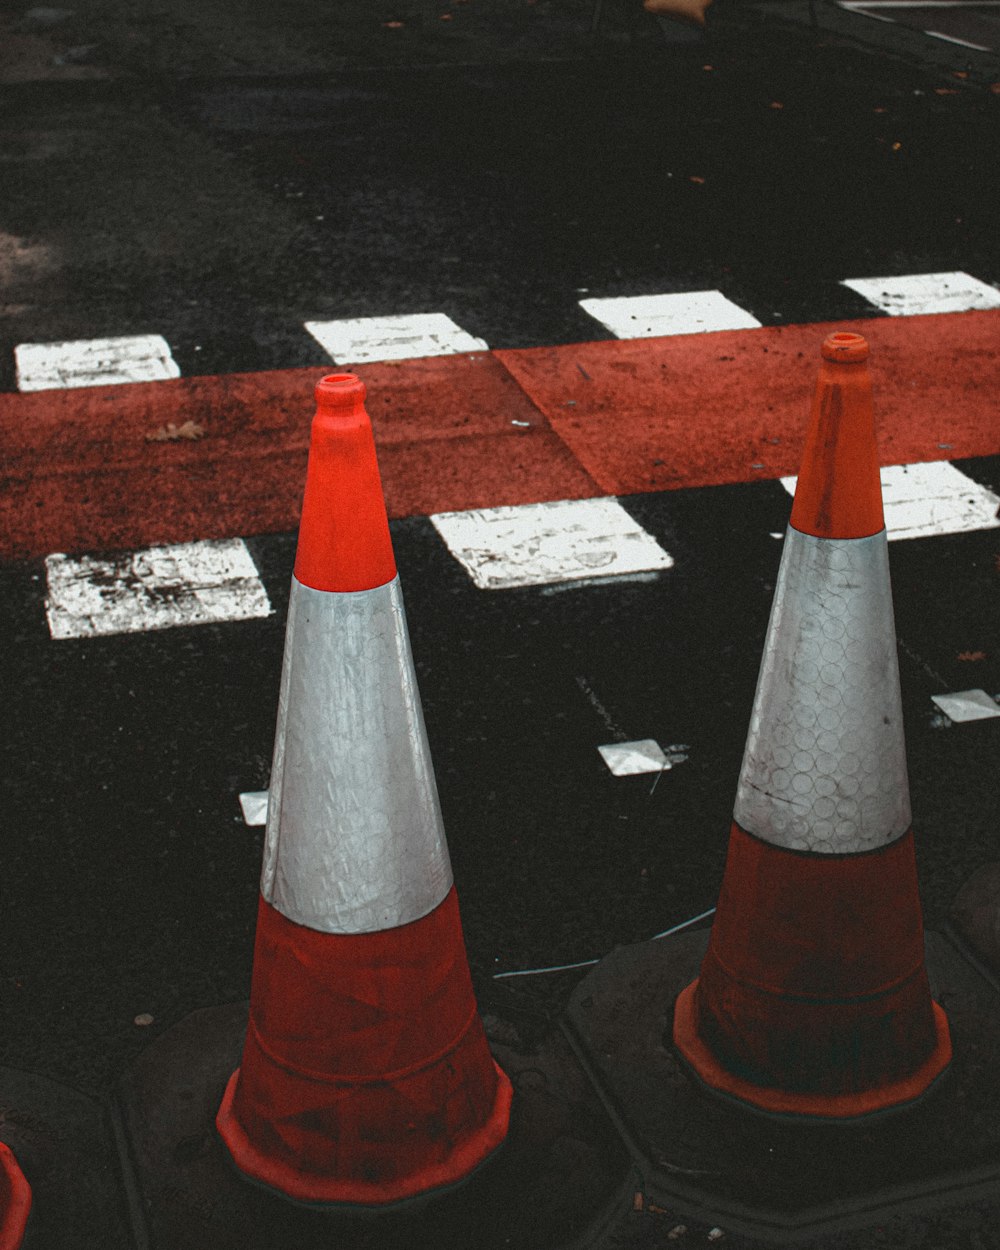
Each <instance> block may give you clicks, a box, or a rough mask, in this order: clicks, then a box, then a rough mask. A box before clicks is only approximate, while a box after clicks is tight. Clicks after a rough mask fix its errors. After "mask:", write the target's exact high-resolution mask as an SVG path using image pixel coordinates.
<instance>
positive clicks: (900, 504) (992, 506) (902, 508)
mask: <svg viewBox="0 0 1000 1250" xmlns="http://www.w3.org/2000/svg"><path fill="white" fill-rule="evenodd" d="M881 475H882V504H883V508H884V510H885V526H886V529H887V530H888V533H889V539H890V541H891V540H893V539H900V538H929V537H931V536H933V535H935V534H964V533H967V532H969V531H971V530H986V529H993V528H994V527H995V526H1000V518H998V517H997V509H998V508H1000V496H997V495H995V494H994V493H993V492H992V491H991V490H988V489H987V488H986V487H985V486H980V484H979V483H978V482H974V481H973V480H972V478H971V477H969V476H967V474H965V473H963V472H962V471H961V470H960V469H956V468H955V466H954V465H953V464H950V463H949V462H948V461H947V460H931V461H928V462H927V463H926V464H893V465H886V466H885V467H884V468H883V469H882V471H881ZM797 480H798V479H797V478H794V477H783V478H782V479H781V484H782V485H783V486H784V488H785V489H786V490H787V491H788V493H789V494H790V495H794V494H795V483H796V481H797Z"/></svg>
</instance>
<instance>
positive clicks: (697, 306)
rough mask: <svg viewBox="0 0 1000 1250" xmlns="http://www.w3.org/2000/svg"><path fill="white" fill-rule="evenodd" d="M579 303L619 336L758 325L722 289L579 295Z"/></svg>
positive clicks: (747, 327) (687, 332)
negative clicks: (604, 296)
mask: <svg viewBox="0 0 1000 1250" xmlns="http://www.w3.org/2000/svg"><path fill="white" fill-rule="evenodd" d="M580 307H581V308H582V309H583V311H584V312H586V313H589V314H590V316H591V317H593V318H594V319H595V320H596V321H599V322H600V323H601V325H603V326H604V327H605V328H606V329H608V330H610V331H611V333H612V334H613V335H614V336H615V338H619V339H646V338H655V337H657V336H659V335H664V334H702V333H706V332H709V331H712V330H753V329H757V328H758V327H759V326H760V322H759V321H758V320H757V318H756V317H752V316H751V315H750V313H748V312H747V311H746V310H745V309H743V308H740V306H739V305H738V304H734V303H733V302H732V300H729V299H726V297H725V296H724V295H723V294H722V292H721V291H687V292H682V293H680V294H673V295H627V296H621V297H620V298H617V299H582V300H580Z"/></svg>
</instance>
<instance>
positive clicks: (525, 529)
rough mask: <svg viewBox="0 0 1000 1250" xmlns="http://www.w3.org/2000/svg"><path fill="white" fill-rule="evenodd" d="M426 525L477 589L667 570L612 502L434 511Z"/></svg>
mask: <svg viewBox="0 0 1000 1250" xmlns="http://www.w3.org/2000/svg"><path fill="white" fill-rule="evenodd" d="M430 519H431V522H432V523H433V525H434V528H435V529H436V530H437V531H438V533H439V534H440V535H441V537H442V538H443V539H444V541H445V543H446V544H447V546H448V550H449V551H450V552H451V554H452V555H453V556H454V557H455V559H456V560H458V562H459V563H460V564H461V565H462V567H463V568H464V569H465V570H466V572H467V573H468V574H469V576H470V577H471V578H472V580H473V582H474V583H475V584H476V586H478V587H479V589H480V590H506V589H509V588H511V587H515V586H548V585H552V584H553V583H558V582H577V581H589V580H590V579H593V578H602V579H606V578H609V577H623V576H628V575H631V574H635V573H645V572H651V571H657V570H660V569H669V568H672V567H673V563H674V561H673V558H672V557H671V556H670V555H668V554H667V552H665V551H664V550H663V548H662V547H661V546H660V545H659V543H658V542H657V541H656V540H655V539H654V538H653V537H652V535H650V534H647V533H646V531H645V530H644V529H643V528H642V526H641V525H639V524H638V522H636V521H635V520H633V518H632V517H631V516H629V514H628V513H627V512H626V511H625V509H624V508H623V507H622V506H621V504H620V503H619V502H618V500H617V499H613V498H607V497H604V498H599V499H567V500H559V501H558V502H555V503H538V504H523V505H520V506H517V507H503V508H479V509H474V510H472V511H469V512H438V513H436V514H435V515H434V516H432V517H431V518H430Z"/></svg>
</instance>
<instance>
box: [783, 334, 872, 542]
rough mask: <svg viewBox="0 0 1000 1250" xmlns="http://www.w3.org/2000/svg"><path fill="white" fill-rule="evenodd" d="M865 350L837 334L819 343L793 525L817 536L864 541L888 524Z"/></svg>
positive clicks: (853, 337) (859, 341)
mask: <svg viewBox="0 0 1000 1250" xmlns="http://www.w3.org/2000/svg"><path fill="white" fill-rule="evenodd" d="M867 362H868V344H867V342H866V341H865V340H864V338H862V336H861V335H860V334H849V333H838V334H831V335H829V336H828V337H827V338H826V339H825V340H824V342H823V347H822V363H821V365H820V369H819V378H818V379H817V382H816V392H815V396H814V398H813V408H812V421H811V422H810V426H809V431H808V433H807V435H806V443H805V450H804V452H803V456H802V468H801V470H800V472H799V480H798V484H797V486H796V490H795V501H794V503H793V504H792V515H791V524H792V525H793V526H794V527H795V529H797V530H799V531H800V532H801V533H803V534H814V535H815V536H816V537H817V538H864V537H866V536H867V535H869V534H877V533H878V532H879V530H881V529H882V528H883V527H884V525H885V520H884V518H883V513H882V484H881V480H880V478H879V465H878V449H877V446H876V442H875V418H874V412H873V408H872V390H871V380H870V378H869V375H868V363H867Z"/></svg>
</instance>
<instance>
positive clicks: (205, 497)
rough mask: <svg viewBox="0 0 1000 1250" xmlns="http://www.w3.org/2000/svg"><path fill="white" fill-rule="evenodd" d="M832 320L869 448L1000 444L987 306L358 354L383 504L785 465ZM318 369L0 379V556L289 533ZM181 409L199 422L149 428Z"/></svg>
mask: <svg viewBox="0 0 1000 1250" xmlns="http://www.w3.org/2000/svg"><path fill="white" fill-rule="evenodd" d="M832 330H855V331H857V332H859V333H862V334H864V335H865V337H866V338H867V339H868V341H869V343H870V344H871V348H872V358H871V372H872V379H873V383H874V388H875V406H876V418H877V422H878V427H879V455H880V459H881V462H882V463H883V464H906V463H916V462H923V461H931V460H941V459H943V458H948V459H953V460H954V459H959V458H962V457H965V456H985V455H993V454H996V453H998V452H1000V419H998V417H997V411H996V395H997V393H998V391H1000V354H998V344H1000V310H988V311H977V312H964V313H950V314H943V315H936V316H924V317H900V318H895V317H884V318H875V319H871V320H862V321H851V322H837V323H831V324H813V325H805V326H781V327H764V328H762V329H755V330H739V331H718V332H716V333H713V334H692V335H678V336H671V337H666V338H657V339H638V340H611V341H608V342H597V343H579V344H569V345H566V346H561V347H540V348H530V349H524V350H517V351H496V352H489V353H472V354H468V355H457V356H440V357H430V358H426V359H419V360H408V361H390V362H384V363H379V364H366V365H359V366H357V367H356V369H355V370H354V372H356V373H358V375H359V376H360V377H361V378H362V379H363V380H364V382H365V383H366V385H367V387H368V401H367V407H368V411H369V413H370V414H371V417H372V423H373V425H374V428H375V435H376V441H377V444H378V450H379V463H380V466H381V472H382V480H383V484H384V487H385V493H386V498H387V502H388V508H389V513H390V515H391V516H393V517H402V516H412V515H429V514H431V513H434V512H449V511H458V510H462V509H467V508H481V507H496V506H500V505H505V504H522V503H539V502H542V501H547V500H557V499H582V498H589V497H592V496H595V495H605V494H615V495H623V494H633V493H641V492H645V491H654V490H665V489H678V488H680V487H690V486H707V485H714V484H718V483H723V482H747V481H753V480H757V479H762V478H763V479H767V478H777V477H781V476H788V475H790V474H793V473H795V472H796V471H797V469H798V467H799V460H800V457H801V451H802V439H803V435H804V431H805V426H806V422H807V420H808V416H809V407H810V402H811V398H812V388H813V385H814V383H815V375H816V374H815V371H816V361H817V359H818V354H819V345H820V343H821V342H822V341H823V339H824V338H825V337H826V335H827V334H828V333H830V332H831V331H832ZM324 372H330V370H329V369H326V370H324V369H290V370H283V371H280V372H270V373H251V374H231V375H223V376H219V377H194V378H179V379H176V380H171V381H164V382H152V383H137V384H134V385H123V386H103V387H87V388H82V389H78V390H77V389H74V390H65V391H45V392H36V393H29V394H4V395H0V440H2V445H3V448H4V450H3V460H2V468H0V481H2V490H0V522H2V523H0V535H2V538H0V557H2V558H6V559H23V558H28V557H35V556H41V555H48V554H49V553H50V552H53V551H64V552H79V551H100V550H111V549H116V548H126V549H128V548H137V547H143V546H149V545H153V544H157V543H176V542H189V541H194V540H197V539H203V538H223V537H233V536H242V537H245V536H249V535H252V534H261V533H271V532H281V531H287V530H290V529H294V528H295V527H296V525H297V524H298V513H299V507H300V501H301V497H302V488H303V482H304V480H305V463H306V448H307V443H308V436H309V424H310V421H311V419H312V413H313V400H312V395H313V387H314V385H315V383H316V381H317V380H318V379H319V378H320V377H321V376H322V375H323V373H324ZM187 422H191V423H193V425H195V426H199V427H201V430H202V431H203V436H202V437H200V438H194V439H191V438H179V439H177V440H175V441H171V440H170V439H165V440H162V441H159V440H155V439H151V437H150V436H152V435H155V434H156V433H157V432H158V431H163V430H165V429H166V428H167V426H168V425H172V426H173V427H174V429H175V430H178V429H180V428H181V427H183V426H185V423H187ZM161 438H162V435H161ZM942 445H946V449H944V450H943V448H942ZM755 466H760V467H755Z"/></svg>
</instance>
